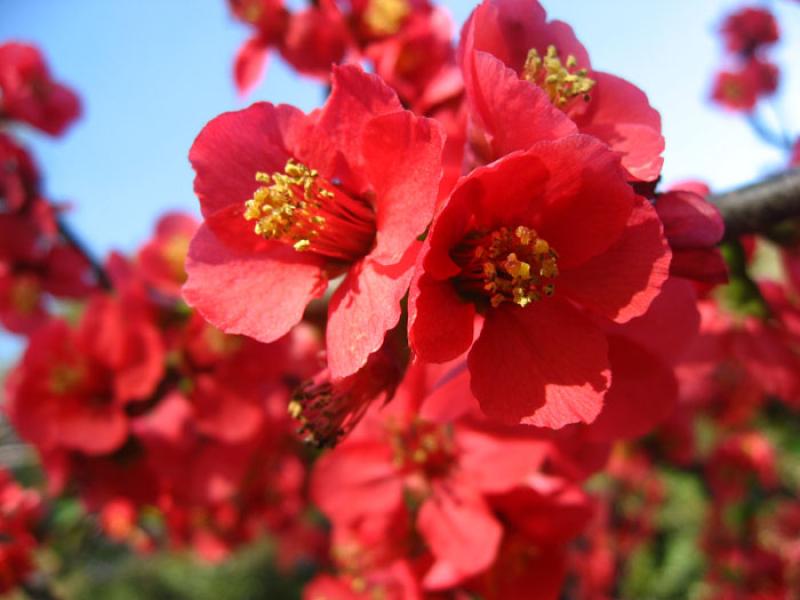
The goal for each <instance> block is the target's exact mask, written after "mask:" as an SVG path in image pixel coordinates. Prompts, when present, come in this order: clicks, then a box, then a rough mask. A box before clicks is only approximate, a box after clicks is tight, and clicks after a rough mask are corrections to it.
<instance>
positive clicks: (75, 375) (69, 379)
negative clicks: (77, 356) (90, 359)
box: [49, 364, 83, 396]
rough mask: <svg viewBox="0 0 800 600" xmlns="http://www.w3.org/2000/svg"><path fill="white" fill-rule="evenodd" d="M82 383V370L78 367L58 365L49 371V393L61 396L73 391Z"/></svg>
mask: <svg viewBox="0 0 800 600" xmlns="http://www.w3.org/2000/svg"><path fill="white" fill-rule="evenodd" d="M82 381H83V369H82V368H81V367H80V366H78V365H68V364H59V365H56V366H55V367H53V370H52V371H50V382H49V383H50V391H51V392H52V393H54V394H56V395H58V396H63V395H65V394H69V393H71V392H73V391H75V390H76V389H77V388H78V386H79V385H80V384H81V383H82Z"/></svg>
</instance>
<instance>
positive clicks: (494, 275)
mask: <svg viewBox="0 0 800 600" xmlns="http://www.w3.org/2000/svg"><path fill="white" fill-rule="evenodd" d="M453 258H454V259H455V260H456V262H458V263H459V264H460V265H461V266H462V275H461V277H460V278H459V283H460V284H461V287H462V289H463V291H465V292H467V293H469V294H471V295H476V294H477V295H481V296H484V297H488V299H489V303H490V304H491V306H492V307H495V308H496V307H498V306H500V305H501V304H502V303H504V302H513V303H514V304H517V305H519V306H523V307H524V306H528V305H529V304H531V303H533V302H538V301H539V300H542V299H543V298H546V297H549V296H552V295H553V294H554V293H555V284H554V283H553V280H554V279H555V278H556V277H558V253H557V252H556V251H555V249H553V248H552V247H551V246H550V244H548V243H547V241H546V240H544V239H542V238H540V237H539V235H538V234H537V233H536V231H535V230H534V229H532V228H530V227H525V226H522V225H520V226H519V227H516V228H515V229H513V231H512V230H511V229H510V228H507V227H501V228H500V229H497V230H494V231H492V232H490V233H482V232H476V233H475V234H473V235H471V236H470V237H469V238H468V239H467V240H466V241H465V242H464V243H463V244H461V245H460V246H459V248H458V249H457V251H456V253H455V255H454V256H453Z"/></svg>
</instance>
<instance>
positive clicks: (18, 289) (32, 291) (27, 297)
mask: <svg viewBox="0 0 800 600" xmlns="http://www.w3.org/2000/svg"><path fill="white" fill-rule="evenodd" d="M41 293H42V287H41V285H39V282H38V280H37V279H36V278H34V277H29V276H22V277H19V278H18V279H17V280H16V281H15V282H14V283H13V284H12V286H11V294H10V296H11V297H10V300H11V306H13V307H14V308H15V309H16V310H17V312H19V313H21V314H23V315H30V314H32V313H33V312H35V310H36V308H37V307H38V306H39V298H40V296H41Z"/></svg>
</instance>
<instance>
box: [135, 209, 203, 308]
mask: <svg viewBox="0 0 800 600" xmlns="http://www.w3.org/2000/svg"><path fill="white" fill-rule="evenodd" d="M197 228H198V223H197V221H196V220H195V219H194V218H193V217H191V216H189V215H184V214H181V213H170V214H167V215H164V216H163V217H161V219H160V220H159V221H158V224H157V225H156V234H155V236H154V237H153V239H151V240H150V241H149V242H148V243H146V244H145V245H144V246H142V248H141V249H140V250H139V253H138V256H137V263H138V267H139V273H140V275H141V277H142V279H143V280H144V282H145V283H146V284H147V285H149V286H150V287H151V288H153V289H155V290H157V291H158V292H159V293H161V294H164V295H165V296H166V297H168V298H179V297H180V294H181V286H182V285H183V284H184V283H185V281H186V269H185V267H184V263H185V261H186V254H187V253H188V251H189V242H190V241H191V239H192V236H193V235H194V234H195V232H196V231H197Z"/></svg>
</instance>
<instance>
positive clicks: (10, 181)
mask: <svg viewBox="0 0 800 600" xmlns="http://www.w3.org/2000/svg"><path fill="white" fill-rule="evenodd" d="M38 188H39V173H38V170H37V169H36V165H35V164H34V162H33V159H32V158H31V156H30V155H29V154H28V152H27V151H26V150H25V149H24V148H23V147H22V146H19V145H17V143H16V142H15V141H14V140H13V139H12V138H10V137H9V136H7V135H5V134H3V133H0V213H4V212H16V211H19V210H20V209H22V208H23V207H24V206H25V205H26V204H27V203H28V201H29V200H30V199H32V198H33V197H35V196H37V195H38V194H37V192H38Z"/></svg>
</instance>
